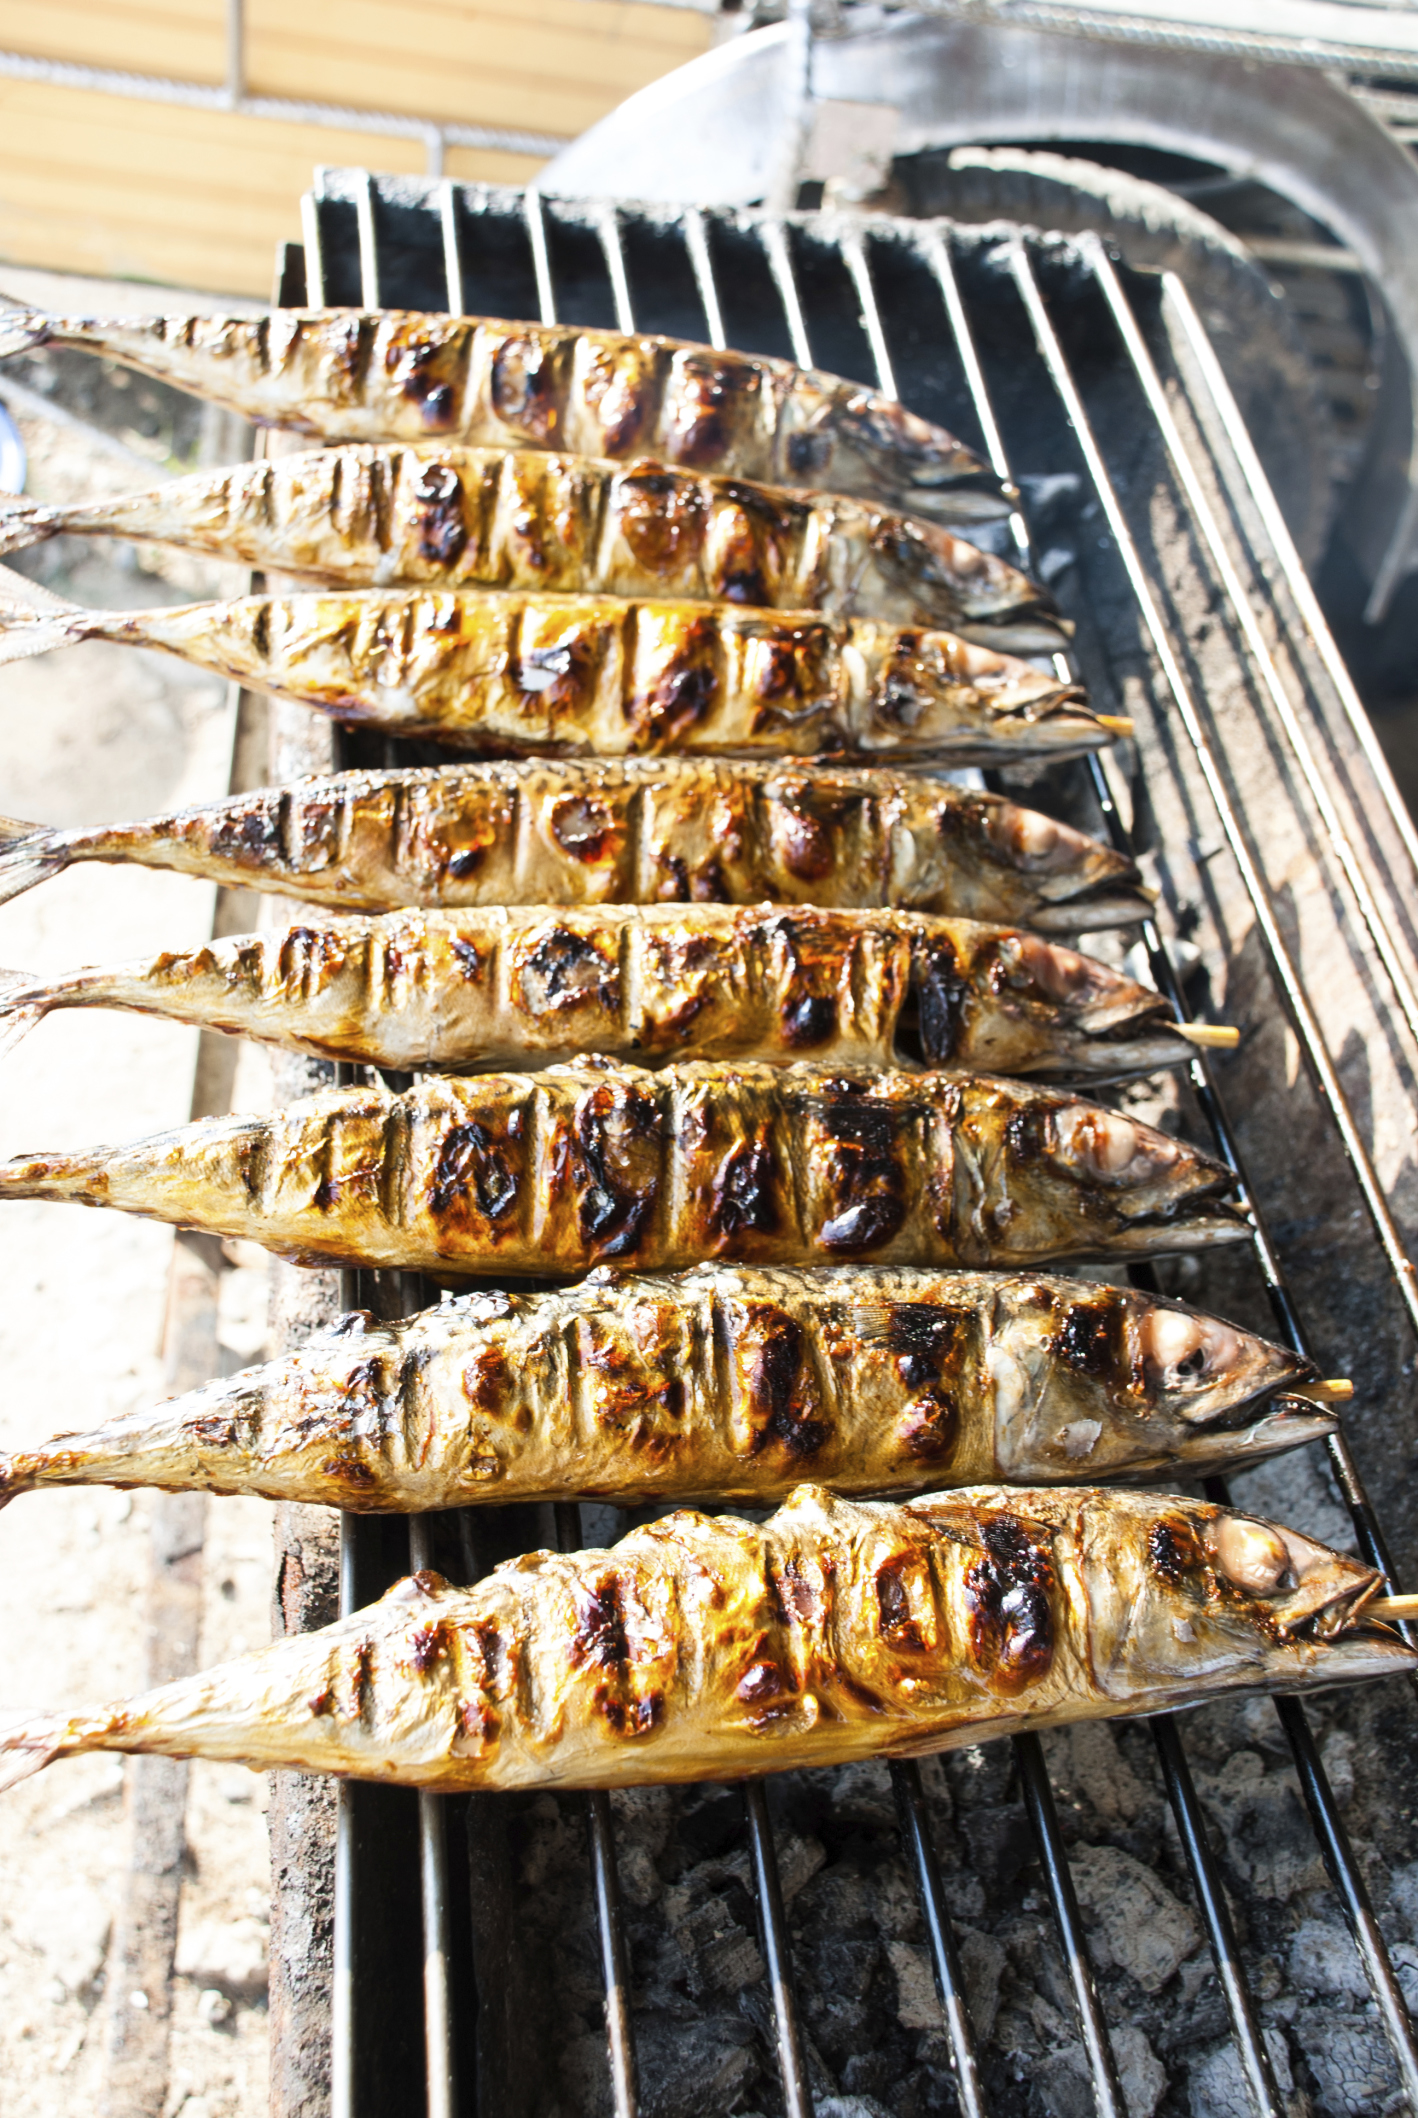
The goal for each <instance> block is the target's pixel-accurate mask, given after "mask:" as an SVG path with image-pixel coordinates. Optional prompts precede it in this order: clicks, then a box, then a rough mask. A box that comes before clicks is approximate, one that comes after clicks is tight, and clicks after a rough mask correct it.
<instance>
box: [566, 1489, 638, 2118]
mask: <svg viewBox="0 0 1418 2118" xmlns="http://www.w3.org/2000/svg"><path fill="white" fill-rule="evenodd" d="M552 1514H553V1516H554V1518H555V1521H556V1543H557V1549H558V1551H562V1552H579V1551H580V1550H581V1547H582V1545H583V1544H584V1543H585V1537H584V1535H583V1533H582V1529H581V1510H580V1508H579V1507H578V1506H577V1505H576V1502H575V1501H574V1500H563V1501H558V1502H557V1503H556V1505H555V1507H554V1508H553V1510H552ZM571 1799H572V1800H573V1801H574V1800H575V1796H572V1797H571ZM582 1799H583V1801H584V1803H585V1808H586V1830H587V1839H588V1843H589V1845H590V1851H591V1879H592V1883H593V1885H594V1887H595V1893H596V1927H597V1931H598V1933H599V1935H600V1943H601V1976H602V1980H603V1983H604V1985H605V2012H606V2051H607V2054H608V2056H609V2059H610V2069H611V2098H612V2101H613V2102H614V2105H615V2118H636V2113H637V2112H638V2110H639V2108H640V2091H639V2088H638V2087H637V2085H636V2079H635V2036H634V2032H633V2030H632V2028H631V2023H630V1973H629V1970H628V1968H627V1965H626V1956H625V1930H624V1926H623V1923H622V1921H621V1916H620V1879H619V1877H618V1876H617V1874H616V1866H615V1835H614V1826H613V1823H612V1819H611V1798H610V1796H609V1795H608V1794H607V1793H606V1792H605V1790H604V1789H598V1790H597V1791H596V1792H594V1793H592V1794H588V1795H585V1796H583V1797H582Z"/></svg>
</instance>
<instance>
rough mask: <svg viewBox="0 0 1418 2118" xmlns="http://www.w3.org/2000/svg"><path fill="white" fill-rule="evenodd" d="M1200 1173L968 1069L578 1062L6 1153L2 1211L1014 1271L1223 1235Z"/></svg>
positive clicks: (552, 1251) (1081, 1114) (594, 1255)
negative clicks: (107, 1209)
mask: <svg viewBox="0 0 1418 2118" xmlns="http://www.w3.org/2000/svg"><path fill="white" fill-rule="evenodd" d="M1232 1187H1233V1179H1232V1175H1231V1172H1230V1171H1229V1170H1228V1169H1227V1168H1226V1167H1225V1165H1224V1164H1222V1163H1220V1162H1217V1161H1215V1160H1214V1159H1213V1158H1212V1157H1210V1156H1208V1155H1205V1154H1203V1153H1202V1152H1201V1151H1200V1150H1199V1149H1197V1148H1194V1147H1190V1146H1187V1145H1185V1144H1184V1143H1183V1142H1181V1141H1178V1140H1174V1139H1172V1138H1170V1137H1169V1136H1168V1135H1166V1134H1165V1133H1161V1132H1157V1131H1155V1130H1154V1129H1153V1128H1151V1127H1150V1126H1146V1125H1141V1124H1138V1123H1136V1122H1135V1121H1133V1120H1131V1119H1129V1118H1125V1117H1123V1116H1121V1115H1120V1114H1118V1113H1116V1112H1112V1111H1108V1110H1104V1109H1102V1108H1101V1107H1100V1106H1098V1105H1097V1104H1092V1103H1088V1102H1085V1101H1083V1100H1082V1099H1081V1098H1078V1097H1076V1096H1073V1095H1070V1094H1068V1093H1065V1092H1063V1091H1060V1090H1053V1089H1042V1088H1034V1087H1031V1086H1029V1085H1028V1084H1026V1083H1023V1082H1007V1081H1000V1080H996V1079H993V1078H992V1077H990V1076H987V1075H958V1074H948V1073H924V1074H908V1073H893V1072H858V1071H849V1070H846V1069H842V1070H833V1071H824V1070H822V1069H820V1068H815V1067H811V1066H807V1065H803V1064H799V1065H796V1066H791V1067H771V1066H749V1065H743V1066H728V1065H722V1064H714V1063H695V1064H688V1065H682V1066H671V1067H666V1068H665V1069H664V1070H663V1071H662V1072H659V1073H649V1072H646V1071H644V1070H643V1069H640V1068H635V1067H628V1066H617V1065H615V1064H614V1063H612V1062H610V1061H597V1060H595V1059H591V1058H587V1059H583V1060H581V1061H579V1062H578V1063H577V1064H575V1065H572V1066H558V1067H552V1068H549V1069H548V1070H547V1071H546V1072H545V1073H541V1074H536V1075H529V1074H488V1075H475V1076H467V1077H461V1078H453V1077H444V1078H440V1077H437V1076H429V1077H428V1078H427V1079H425V1080H423V1081H421V1082H419V1083H417V1084H416V1085H415V1086H414V1087H413V1088H412V1089H409V1090H407V1091H406V1092H404V1093H403V1094H401V1095H397V1096H394V1095H389V1094H387V1093H384V1092H381V1091H378V1090H374V1089H360V1088H351V1089H332V1090H327V1091H324V1092H323V1093H321V1094H319V1095H316V1096H312V1097H309V1098H306V1099H304V1100H302V1101H299V1102H295V1103H292V1104H290V1105H287V1106H286V1107H284V1108H283V1109H282V1110H280V1111H277V1112H274V1113H272V1114H270V1115H269V1116H265V1117H247V1116H241V1117H234V1118H222V1119H204V1120H199V1121H197V1122H195V1123H193V1124H191V1125H188V1126H184V1127H180V1128H178V1129H176V1130H174V1131H172V1132H169V1133H162V1134H158V1135H157V1136H155V1137H154V1138H151V1139H148V1140H141V1141H138V1142H136V1143H134V1144H133V1145H131V1146H126V1147H115V1148H98V1149H95V1150H93V1151H91V1152H89V1153H70V1154H65V1153H57V1154H36V1155H27V1156H17V1157H15V1158H14V1159H13V1160H11V1161H10V1162H8V1163H5V1164H3V1165H0V1200H3V1199H6V1198H45V1199H55V1200H69V1201H71V1202H73V1203H76V1204H82V1205H91V1206H97V1205H103V1206H111V1207H116V1208H118V1209H119V1210H121V1211H124V1212H130V1213H141V1214H146V1215H148V1216H149V1217H150V1218H153V1219H157V1220H165V1221H171V1222H176V1223H177V1224H178V1225H179V1226H183V1227H193V1228H201V1229H206V1230H209V1231H210V1232H212V1233H215V1234H221V1235H227V1236H246V1237H250V1238H251V1239H252V1240H254V1241H256V1242H258V1243H262V1244H264V1245H265V1246H266V1247H267V1248H268V1249H271V1250H275V1251H277V1252H279V1253H282V1254H284V1255H286V1256H289V1257H292V1258H295V1259H297V1260H323V1259H327V1258H338V1259H340V1260H342V1261H344V1262H347V1263H353V1264H366V1265H372V1266H380V1265H386V1266H396V1267H401V1268H407V1269H410V1270H421V1271H427V1272H431V1273H434V1274H438V1275H441V1276H443V1277H447V1278H455V1279H456V1278H458V1277H460V1276H461V1277H466V1276H469V1275H473V1274H481V1273H499V1274H511V1275H519V1274H538V1275H546V1274H557V1273H563V1274H576V1273H581V1272H584V1271H586V1270H588V1269H589V1268H590V1267H592V1266H594V1265H597V1264H604V1263H614V1264H620V1265H625V1266H631V1265H636V1266H640V1267H642V1268H644V1269H646V1270H655V1269H673V1268H677V1267H682V1266H686V1265H693V1264H697V1263H700V1262H701V1261H703V1260H705V1259H711V1258H724V1259H732V1260H736V1261H742V1262H745V1263H754V1264H760V1263H761V1264H785V1265H795V1264H802V1265H811V1264H828V1263H847V1262H851V1261H853V1260H862V1261H864V1262H868V1263H879V1264H916V1265H927V1264H951V1265H984V1264H997V1265H1023V1264H1042V1263H1046V1262H1048V1261H1049V1260H1050V1259H1055V1258H1066V1257H1075V1258H1081V1257H1099V1258H1106V1257H1138V1256H1148V1255H1153V1254H1155V1253H1157V1252H1161V1251H1173V1250H1193V1249H1203V1248H1209V1247H1211V1246H1212V1245H1214V1244H1216V1243H1219V1242H1232V1241H1238V1240H1241V1239H1242V1238H1243V1237H1244V1236H1245V1235H1246V1233H1247V1229H1248V1224H1247V1223H1246V1221H1245V1220H1244V1219H1243V1217H1242V1216H1241V1215H1240V1214H1239V1212H1237V1211H1236V1209H1235V1208H1234V1207H1233V1206H1231V1205H1230V1204H1228V1203H1227V1202H1226V1201H1227V1194H1228V1193H1230V1192H1231V1190H1232Z"/></svg>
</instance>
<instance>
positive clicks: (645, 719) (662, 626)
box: [0, 589, 1117, 764]
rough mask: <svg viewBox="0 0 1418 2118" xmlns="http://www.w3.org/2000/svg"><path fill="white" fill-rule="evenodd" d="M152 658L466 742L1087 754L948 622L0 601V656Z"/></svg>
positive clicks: (1008, 659) (1069, 707)
mask: <svg viewBox="0 0 1418 2118" xmlns="http://www.w3.org/2000/svg"><path fill="white" fill-rule="evenodd" d="M76 640H113V641H119V642H122V643H124V644H126V645H129V646H135V647H149V648H152V647H157V648H162V649H163V650H164V651H165V652H167V653H169V654H174V655H177V656H179V657H181V659H182V660H184V661H187V662H193V663H196V664H197V665H198V666H199V667H200V668H203V669H211V670H215V671H216V672H217V673H218V674H220V675H221V676H224V677H228V678H230V679H232V680H233V681H234V682H237V683H241V684H245V685H248V686H250V687H251V688H253V689H255V690H260V691H273V692H278V693H280V694H281V696H283V697H285V698H289V699H297V700H299V701H300V703H301V704H302V705H305V706H310V707H313V708H314V709H315V710H316V711H317V712H320V713H327V714H330V715H332V716H333V717H334V719H336V720H339V721H346V722H362V723H366V724H368V725H370V726H373V727H378V728H383V729H387V730H388V731H389V732H390V733H391V734H395V735H400V736H425V737H428V738H430V739H432V740H433V741H435V742H440V743H447V744H450V745H452V746H453V747H455V748H459V749H465V750H491V751H501V752H511V753H517V752H521V753H528V752H531V753H542V754H550V755H563V756H566V755H572V756H574V755H578V754H580V755H584V756H593V757H594V756H600V757H615V756H619V755H622V754H627V753H632V752H636V751H641V752H656V751H665V750H668V751H681V752H689V753H694V754H698V755H710V756H713V755H728V756H751V755H753V754H754V753H755V752H757V753H766V754H768V755H769V756H781V755H784V754H788V755H797V756H815V755H817V754H818V753H820V752H823V751H827V752H837V753H840V754H842V755H853V754H855V755H862V756H872V755H877V754H888V753H889V754H892V755H895V756H899V757H927V758H940V759H949V760H953V761H954V762H956V763H962V764H969V763H982V762H983V763H988V762H991V761H1000V760H1007V759H1009V758H1011V757H1018V756H1026V757H1027V756H1031V755H1034V754H1035V753H1049V754H1064V755H1072V754H1075V753H1077V752H1079V751H1084V750H1096V749H1100V748H1101V747H1102V746H1103V745H1105V744H1107V743H1109V742H1111V741H1112V740H1113V737H1114V735H1115V734H1116V732H1117V727H1116V724H1112V725H1110V724H1109V722H1107V721H1105V720H1100V719H1099V718H1098V717H1097V716H1096V715H1095V714H1093V713H1091V712H1090V711H1089V709H1088V706H1087V704H1086V702H1085V699H1084V694H1083V693H1082V691H1081V690H1080V689H1079V687H1078V686H1077V685H1075V684H1071V683H1067V682H1064V681H1062V680H1060V679H1059V678H1058V677H1056V676H1053V675H1045V674H1043V673H1041V672H1040V671H1039V670H1036V669H1033V668H1031V667H1030V665H1029V664H1028V663H1027V662H1021V661H1018V660H1017V659H1015V658H1014V657H1013V656H1009V655H999V654H995V653H993V652H992V651H991V650H990V649H989V648H985V647H972V646H971V645H969V644H968V643H967V642H966V641H963V640H960V639H957V638H956V637H955V635H954V634H952V633H943V632H923V631H919V630H916V629H914V628H903V627H900V626H893V625H879V624H875V623H872V622H870V621H868V620H865V619H850V620H843V621H842V622H840V623H836V624H834V623H831V622H829V621H828V620H826V619H822V618H817V617H814V616H812V615H811V614H810V613H803V612H771V613H770V612H766V611H757V610H752V611H749V610H740V609H738V608H736V607H734V606H731V605H728V604H717V605H715V606H714V607H713V608H707V607H706V606H704V605H703V604H697V603H627V602H623V601H621V600H619V599H618V598H614V597H606V596H598V597H564V596H551V595H523V594H517V595H502V594H492V593H486V594H484V593H476V592H474V593H454V592H452V591H440V592H438V593H426V592H424V591H421V590H395V589H388V590H381V589H373V590H367V591H360V592H348V593H341V594H338V595H322V594H310V595H294V596H243V597H240V598H238V599H237V600H235V601H233V602H229V603H193V604H187V605H184V606H182V607H180V608H177V609H157V610H145V611H84V610H79V609H77V608H72V607H71V608H69V609H68V610H67V611H59V612H54V611H50V610H36V609H31V608H29V607H27V606H24V605H13V604H12V605H0V661H3V660H6V659H10V660H13V659H15V658H17V657H19V656H22V655H26V654H31V653H44V652H47V651H48V650H49V649H50V648H53V647H62V646H66V645H69V644H71V643H72V642H74V641H76Z"/></svg>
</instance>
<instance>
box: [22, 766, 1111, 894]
mask: <svg viewBox="0 0 1418 2118" xmlns="http://www.w3.org/2000/svg"><path fill="white" fill-rule="evenodd" d="M0 846H5V847H7V848H8V850H6V851H3V852H0V902H4V900H5V899H6V898H8V897H11V896H16V895H18V894H19V893H20V891H21V890H25V889H29V888H31V887H32V886H33V884H34V883H36V882H38V881H42V880H44V879H45V877H46V876H48V875H52V874H56V873H58V872H59V871H60V870H61V869H62V868H64V867H66V866H68V864H69V863H70V862H71V861H79V860H102V861H115V862H116V861H132V862H135V863H138V864H141V865H143V866H147V867H161V868H173V869H176V870H178V871H179V872H180V873H182V874H187V875H195V876H199V877H201V878H202V879H204V880H215V881H218V882H226V883H231V884H233V885H235V886H237V887H242V888H246V889H254V890H270V891H274V892H276V893H278V894H280V895H283V896H287V897H299V898H302V899H304V900H305V901H306V902H307V903H310V904H320V905H328V906H329V907H330V908H331V910H333V911H337V912H340V911H343V912H358V911H371V912H381V911H393V910H395V909H397V908H398V907H400V906H406V905H427V906H430V907H447V908H449V909H452V908H456V907H459V906H464V905H527V904H560V905H567V906H574V905H585V904H657V903H665V902H672V903H676V904H683V903H691V902H698V903H703V902H715V903H733V904H759V903H761V902H763V901H764V900H769V901H771V902H774V903H790V904H793V903H797V904H802V903H812V904H817V905H826V906H844V907H854V906H861V907H872V906H878V905H880V906H886V905H901V906H903V907H910V908H913V909H915V910H918V911H922V912H938V913H950V914H955V915H957V916H960V917H965V918H974V919H998V920H1006V921H1012V922H1014V923H1015V924H1017V925H1020V926H1028V927H1032V928H1035V929H1036V930H1037V931H1039V932H1040V933H1046V934H1078V933H1085V932H1087V931H1089V930H1090V929H1098V928H1103V927H1112V926H1123V925H1127V924H1129V923H1130V922H1131V921H1133V920H1138V919H1143V918H1145V917H1146V916H1147V914H1148V912H1149V910H1150V909H1151V900H1150V898H1149V897H1148V896H1147V894H1146V893H1145V892H1144V891H1143V889H1142V887H1141V877H1140V876H1139V874H1138V872H1137V869H1136V868H1135V867H1134V866H1133V865H1132V863H1131V862H1129V861H1127V860H1125V859H1124V858H1123V857H1122V855H1121V854H1118V853H1114V852H1113V851H1112V849H1111V848H1110V847H1107V846H1103V845H1100V844H1099V843H1098V841H1097V840H1096V839H1091V838H1086V837H1085V836H1084V834H1083V833H1082V832H1080V831H1075V830H1073V829H1072V828H1071V827H1070V826H1069V825H1067V824H1061V823H1057V822H1055V820H1054V819H1053V818H1052V817H1048V816H1042V815H1040V814H1039V812H1038V811H1037V810H1033V809H1022V808H1020V807H1018V806H1017V805H1016V804H1015V803H1014V802H1011V801H1009V800H1007V799H1006V797H1005V796H1003V795H999V794H987V793H984V792H977V791H976V790H974V789H973V788H964V787H957V786H953V785H952V784H951V783H950V782H949V781H947V780H931V779H924V778H918V777H916V776H915V775H909V776H908V775H905V774H902V773H893V772H888V771H884V770H881V769H879V768H878V769H875V770H873V769H870V768H858V769H855V770H853V769H851V768H844V767H840V766H834V765H815V766H814V767H813V769H812V770H811V771H810V772H809V771H806V770H804V769H803V768H802V767H800V766H795V765H792V764H782V765H772V764H764V763H758V764H752V763H739V762H731V761H726V760H715V759H702V760H701V759H688V758H666V759H663V760H659V759H648V758H644V759H642V758H626V759H608V760H605V761H603V762H585V761H581V760H575V759H566V760H557V761H554V762H551V763H542V762H540V761H539V760H518V761H512V760H509V761H505V762H503V761H499V762H495V763H477V764H467V763H460V764H450V765H446V766H442V767H440V768H438V769H437V770H432V769H421V770H401V771H393V772H344V773H338V774H335V775H333V776H331V777H321V778H312V779H304V780H295V781H292V782H291V784H290V785H289V786H285V787H274V788H266V789H261V790H257V791H256V792H253V793H249V794H240V795H234V796H232V797H230V798H229V799H228V800H226V801H219V802H212V803H208V804H205V805H203V806H201V807H199V808H192V809H183V810H179V811H178V812H177V813H176V814H175V815H168V816H158V817H154V818H152V819H150V820H148V821H145V822H140V823H131V824H113V825H101V826H98V827H94V828H87V829H81V830H72V831H52V830H46V829H45V828H44V827H43V826H35V825H30V824H21V823H13V822H12V823H6V822H4V821H3V820H0Z"/></svg>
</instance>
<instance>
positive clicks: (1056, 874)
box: [978, 794, 1149, 933]
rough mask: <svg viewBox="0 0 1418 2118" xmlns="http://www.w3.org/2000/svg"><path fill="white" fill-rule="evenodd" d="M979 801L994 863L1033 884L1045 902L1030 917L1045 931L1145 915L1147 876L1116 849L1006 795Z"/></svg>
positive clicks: (984, 797) (1099, 924)
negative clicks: (1023, 806) (1145, 883)
mask: <svg viewBox="0 0 1418 2118" xmlns="http://www.w3.org/2000/svg"><path fill="white" fill-rule="evenodd" d="M979 800H980V809H979V812H978V813H979V818H980V827H981V832H982V835H983V839H984V848H985V850H986V852H987V853H988V856H989V858H990V859H991V861H992V862H997V863H998V864H999V865H1000V866H1001V867H1004V868H1007V869H1010V870H1012V871H1013V872H1014V873H1015V874H1016V875H1018V876H1020V877H1021V878H1023V879H1025V880H1027V882H1028V883H1029V885H1030V888H1031V890H1032V892H1033V893H1035V894H1036V895H1037V898H1038V899H1039V904H1038V906H1037V908H1036V909H1035V910H1034V911H1032V912H1031V913H1030V915H1029V917H1030V919H1031V921H1032V923H1033V924H1034V925H1035V926H1036V927H1038V928H1039V929H1040V930H1041V931H1042V932H1045V933H1048V932H1053V931H1055V930H1056V929H1057V930H1061V931H1069V932H1072V931H1073V930H1074V929H1075V927H1077V926H1080V925H1084V924H1096V925H1098V926H1106V925H1111V924H1113V923H1114V922H1115V921H1119V922H1120V921H1122V920H1125V919H1127V918H1129V917H1131V918H1136V919H1141V918H1143V917H1144V916H1145V914H1146V911H1147V908H1148V904H1149V899H1148V897H1147V894H1146V892H1145V891H1144V889H1143V885H1142V877H1141V875H1140V874H1139V872H1138V870H1137V868H1136V867H1135V866H1134V865H1133V863H1132V862H1131V861H1130V860H1127V859H1126V858H1125V857H1124V856H1123V855H1122V854H1121V853H1115V852H1114V851H1113V849H1112V847H1111V846H1104V845H1100V843H1099V842H1098V840H1097V839H1094V838H1089V837H1088V836H1087V834H1086V833H1085V832H1082V831H1075V830H1074V828H1073V826H1072V825H1071V824H1061V823H1060V822H1059V821H1058V820H1057V818H1055V817H1052V816H1045V815H1044V814H1043V813H1042V811H1040V810H1038V809H1025V808H1021V806H1020V805H1019V803H1018V802H1012V801H1010V800H1009V799H1008V797H1007V796H1005V795H1002V794H996V795H982V796H980V797H979ZM1090 913H1091V914H1092V917H1091V919H1090V917H1089V914H1090Z"/></svg>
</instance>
